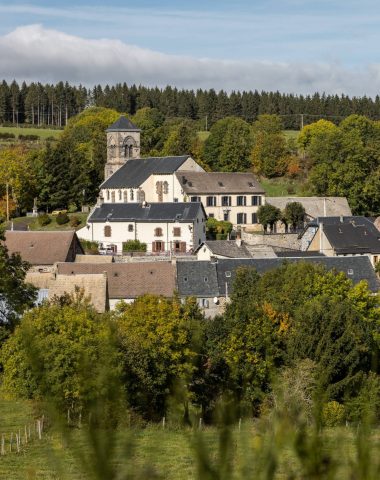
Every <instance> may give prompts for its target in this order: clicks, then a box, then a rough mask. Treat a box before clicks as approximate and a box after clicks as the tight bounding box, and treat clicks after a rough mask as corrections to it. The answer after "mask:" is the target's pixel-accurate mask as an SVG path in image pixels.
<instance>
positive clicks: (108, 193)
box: [107, 190, 110, 200]
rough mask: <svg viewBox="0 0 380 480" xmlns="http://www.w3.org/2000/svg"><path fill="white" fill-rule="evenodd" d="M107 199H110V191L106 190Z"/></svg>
mask: <svg viewBox="0 0 380 480" xmlns="http://www.w3.org/2000/svg"><path fill="white" fill-rule="evenodd" d="M109 199H110V191H109V190H107V200H109Z"/></svg>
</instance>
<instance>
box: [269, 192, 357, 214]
mask: <svg viewBox="0 0 380 480" xmlns="http://www.w3.org/2000/svg"><path fill="white" fill-rule="evenodd" d="M292 202H299V203H302V205H303V207H304V208H305V211H306V215H307V216H308V217H310V218H317V217H322V216H324V215H326V216H339V215H352V212H351V209H350V206H349V205H348V202H347V199H346V197H266V203H269V204H270V205H273V206H274V207H277V208H279V209H280V210H283V209H284V208H285V207H286V204H287V203H292Z"/></svg>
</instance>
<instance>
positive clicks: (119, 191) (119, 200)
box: [119, 190, 121, 202]
mask: <svg viewBox="0 0 380 480" xmlns="http://www.w3.org/2000/svg"><path fill="white" fill-rule="evenodd" d="M119 202H121V190H119Z"/></svg>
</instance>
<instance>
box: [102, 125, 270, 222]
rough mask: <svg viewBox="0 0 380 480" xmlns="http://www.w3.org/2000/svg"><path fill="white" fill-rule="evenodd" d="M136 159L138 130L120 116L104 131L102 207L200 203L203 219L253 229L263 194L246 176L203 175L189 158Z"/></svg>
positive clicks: (255, 182) (247, 174) (229, 174)
mask: <svg viewBox="0 0 380 480" xmlns="http://www.w3.org/2000/svg"><path fill="white" fill-rule="evenodd" d="M139 156H140V130H139V129H138V128H137V127H136V126H135V125H133V124H132V123H131V122H130V120H128V119H127V118H126V117H120V119H119V120H117V122H115V123H114V124H113V125H111V126H110V127H109V129H108V130H107V163H106V166H105V181H104V182H103V183H102V185H101V186H100V198H101V200H102V201H103V202H104V203H142V202H144V201H146V202H148V203H162V202H202V204H203V206H204V208H205V211H206V213H207V215H208V216H210V217H215V218H216V219H217V220H227V221H230V222H231V223H233V224H234V225H235V226H236V225H242V226H247V225H256V224H257V210H258V208H259V207H260V205H263V204H264V203H265V191H264V189H263V188H262V186H261V185H260V184H259V183H258V181H257V179H256V177H255V176H254V175H253V174H252V173H230V172H213V173H208V172H205V171H204V169H203V168H202V167H201V166H200V165H198V164H197V163H196V161H195V160H194V159H192V158H191V157H190V156H189V155H182V156H171V157H149V158H139Z"/></svg>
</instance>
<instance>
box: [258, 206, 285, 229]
mask: <svg viewBox="0 0 380 480" xmlns="http://www.w3.org/2000/svg"><path fill="white" fill-rule="evenodd" d="M257 218H258V220H259V222H260V223H261V225H262V226H263V227H264V231H266V230H267V227H268V225H269V227H270V230H271V232H272V231H273V227H274V224H275V223H276V222H278V221H279V220H281V210H280V209H279V208H277V207H275V206H273V205H270V204H269V203H267V204H266V205H261V207H259V209H258V210H257Z"/></svg>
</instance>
